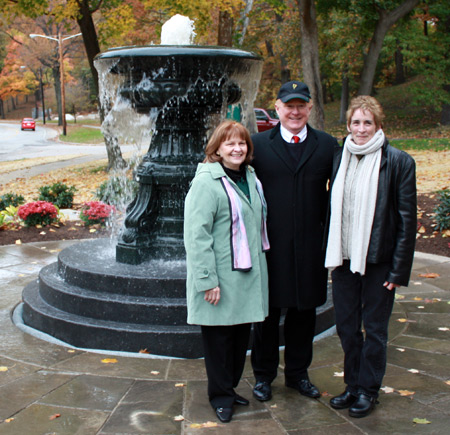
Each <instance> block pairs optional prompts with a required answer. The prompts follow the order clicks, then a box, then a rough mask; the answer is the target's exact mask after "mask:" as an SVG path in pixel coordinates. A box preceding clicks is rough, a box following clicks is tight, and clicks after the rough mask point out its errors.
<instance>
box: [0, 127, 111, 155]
mask: <svg viewBox="0 0 450 435" xmlns="http://www.w3.org/2000/svg"><path fill="white" fill-rule="evenodd" d="M57 134H58V133H57V132H56V131H55V130H54V129H53V128H46V127H42V126H39V125H37V126H36V131H31V130H25V131H21V129H20V123H19V122H17V123H14V122H2V123H0V162H7V161H11V160H21V159H32V158H36V157H49V156H65V155H71V156H73V155H75V154H79V155H80V156H82V155H96V156H98V158H99V159H100V158H105V157H106V148H105V145H104V144H99V145H78V144H77V145H71V144H64V143H59V142H57V141H55V140H54V138H55V137H56V136H57Z"/></svg>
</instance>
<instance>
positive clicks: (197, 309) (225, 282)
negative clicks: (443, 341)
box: [184, 163, 268, 326]
mask: <svg viewBox="0 0 450 435" xmlns="http://www.w3.org/2000/svg"><path fill="white" fill-rule="evenodd" d="M224 175H225V172H224V170H223V168H222V166H221V165H220V163H200V164H199V165H198V168H197V172H196V174H195V178H194V179H193V181H192V184H191V188H190V190H189V192H188V194H187V196H186V202H185V211H184V245H185V248H186V264H187V281H186V286H187V296H186V298H187V307H188V320H187V323H189V324H194V325H209V326H214V325H237V324H241V323H252V322H261V321H263V320H264V319H265V318H266V316H267V314H268V284H267V282H268V279H267V265H266V256H265V253H264V252H263V250H262V241H261V219H262V205H261V200H260V197H259V195H258V192H257V190H256V182H255V179H256V177H255V171H254V169H253V168H251V167H248V169H247V182H248V185H249V190H250V199H251V201H249V200H248V199H247V198H246V196H245V195H244V194H243V193H242V191H241V190H240V189H239V188H238V187H237V186H236V184H235V183H234V182H233V181H232V180H231V179H230V178H228V181H229V182H230V184H231V185H232V186H233V187H234V188H235V190H236V191H237V192H238V193H239V197H240V199H241V202H242V209H243V215H244V223H245V229H246V232H247V238H248V244H249V247H250V255H251V260H252V268H251V270H250V271H247V272H243V271H239V270H232V259H231V240H230V235H231V218H230V206H229V203H228V196H227V195H226V193H225V190H224V188H223V186H222V183H221V182H220V178H221V177H223V176H224ZM216 286H219V287H220V301H219V303H218V304H217V305H215V306H214V305H213V304H210V303H209V302H206V301H205V300H204V295H205V294H204V292H205V291H206V290H209V289H212V288H214V287H216Z"/></svg>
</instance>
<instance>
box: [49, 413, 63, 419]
mask: <svg viewBox="0 0 450 435" xmlns="http://www.w3.org/2000/svg"><path fill="white" fill-rule="evenodd" d="M59 417H61V414H53V415H51V416H50V418H49V420H55V419H56V418H59Z"/></svg>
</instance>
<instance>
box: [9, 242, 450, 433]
mask: <svg viewBox="0 0 450 435" xmlns="http://www.w3.org/2000/svg"><path fill="white" fill-rule="evenodd" d="M72 243H76V242H74V241H65V242H51V243H31V244H26V245H10V246H1V247H0V282H1V284H0V434H18V435H23V434H33V435H34V434H83V435H85V434H258V435H259V434H270V435H274V434H292V435H294V434H309V433H311V434H312V433H314V434H331V433H332V434H360V433H365V434H387V433H388V434H410V433H411V434H413V433H420V434H443V433H448V432H447V431H448V430H449V429H448V427H449V425H450V314H449V313H450V279H449V278H450V258H447V257H438V256H432V255H428V254H420V253H417V254H416V258H415V261H414V270H413V274H412V278H411V283H410V286H409V287H408V288H401V289H400V291H399V292H398V295H397V298H396V303H395V306H394V312H393V314H392V317H391V322H390V331H389V332H390V339H389V345H388V366H387V373H386V376H385V378H384V382H383V390H382V391H381V392H380V398H379V402H380V403H379V405H377V407H376V409H375V411H374V412H373V413H372V414H371V415H370V416H368V417H366V418H361V419H354V418H351V417H349V416H348V412H347V410H342V411H336V410H334V409H332V408H331V407H330V405H329V399H330V397H331V396H333V395H336V394H339V393H341V392H342V391H343V390H344V384H343V378H342V370H343V353H342V351H341V347H340V344H339V339H338V338H337V336H336V334H334V333H333V331H330V334H328V335H327V336H325V337H324V338H321V339H320V340H318V341H317V342H316V343H315V348H314V359H313V363H312V366H311V369H310V377H311V380H312V381H313V383H315V384H316V385H317V386H318V387H319V388H320V390H321V391H322V397H321V398H320V399H318V400H316V399H309V398H306V397H304V396H301V395H299V394H298V393H297V392H296V391H295V390H292V389H289V388H286V387H285V386H284V378H283V367H282V366H280V369H279V376H278V377H277V379H276V380H275V382H274V383H273V399H272V400H271V401H269V402H264V403H261V402H258V401H257V400H255V399H253V398H252V384H253V376H252V372H251V366H250V362H249V360H248V361H247V364H246V367H245V372H244V376H243V379H242V380H241V383H240V384H239V387H238V388H237V392H238V393H239V394H241V395H242V396H244V397H247V398H249V399H250V406H248V407H243V406H240V407H238V406H237V407H236V408H235V413H234V416H233V420H232V422H231V423H228V424H221V423H219V422H218V421H217V419H216V417H215V414H214V413H213V410H212V409H211V407H210V405H209V403H208V400H207V397H206V374H205V369H204V363H203V360H181V359H160V358H159V359H154V358H151V357H149V356H148V355H145V354H137V355H136V356H131V355H130V354H117V353H116V354H111V353H110V354H104V353H99V352H94V351H84V350H80V349H73V348H71V347H70V346H63V345H61V344H57V343H50V342H47V341H43V340H41V339H39V338H37V337H35V336H32V335H29V334H28V333H25V332H23V331H22V330H21V329H19V328H18V327H17V326H15V325H14V324H13V322H12V315H13V314H12V313H13V311H14V307H16V306H17V305H18V304H19V302H20V301H21V295H22V290H23V288H24V286H25V285H26V284H27V283H28V282H30V281H31V280H33V279H36V277H37V274H38V272H39V270H40V269H41V268H42V267H43V266H44V265H47V264H49V263H52V262H54V261H55V260H56V256H57V255H58V252H59V251H60V250H61V249H63V248H64V247H66V246H69V245H70V244H72ZM426 274H428V276H430V277H426V276H421V275H426ZM430 274H438V276H436V275H430ZM431 276H435V277H434V278H431ZM415 419H418V420H416V422H415Z"/></svg>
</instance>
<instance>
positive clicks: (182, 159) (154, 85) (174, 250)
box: [96, 46, 261, 264]
mask: <svg viewBox="0 0 450 435" xmlns="http://www.w3.org/2000/svg"><path fill="white" fill-rule="evenodd" d="M102 63H105V64H107V65H108V66H109V71H108V72H109V73H110V74H117V75H120V76H121V77H123V78H124V80H123V83H122V84H121V86H120V89H119V91H118V93H119V95H120V96H121V97H122V98H125V99H126V100H127V101H129V102H130V103H131V105H132V107H133V108H134V109H135V110H136V111H137V112H140V113H150V112H151V110H152V109H155V108H157V110H158V115H157V116H156V120H155V123H154V125H153V126H152V132H153V134H152V138H151V144H150V148H149V150H148V152H147V155H146V156H145V157H144V160H143V163H142V164H141V166H140V167H139V169H138V171H137V177H136V179H137V181H138V182H139V186H140V187H139V193H138V195H137V197H136V198H135V200H134V201H133V202H132V204H131V205H130V206H129V207H128V210H127V216H126V218H125V223H124V228H123V230H122V232H121V234H120V236H119V241H118V243H117V247H116V260H117V261H118V262H121V263H128V264H139V263H141V262H142V261H145V260H148V259H151V258H165V259H174V258H179V259H182V258H184V247H183V206H184V198H185V196H186V194H187V191H188V189H189V182H190V181H191V180H192V178H193V177H194V174H195V170H196V167H197V164H198V163H199V162H201V161H202V160H203V158H204V152H203V150H204V147H205V145H206V141H207V136H208V133H209V131H210V130H212V129H213V128H214V127H215V126H216V125H217V124H218V122H220V120H221V118H224V117H225V114H226V112H227V108H228V106H229V105H230V104H233V103H238V102H240V103H242V104H243V105H245V104H252V102H249V103H247V102H245V101H243V100H244V99H242V98H241V97H242V95H243V92H242V87H243V86H248V83H251V81H252V80H253V81H254V82H255V84H256V86H257V82H258V81H259V75H260V67H261V59H260V58H259V57H258V56H255V55H253V54H251V53H248V52H245V51H242V50H235V49H229V48H223V47H198V46H183V47H180V46H152V47H135V48H121V49H114V50H110V51H108V52H106V53H103V54H101V55H99V56H98V57H97V58H96V65H101V64H102ZM255 90H256V89H255ZM250 109H252V108H251V107H250Z"/></svg>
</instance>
